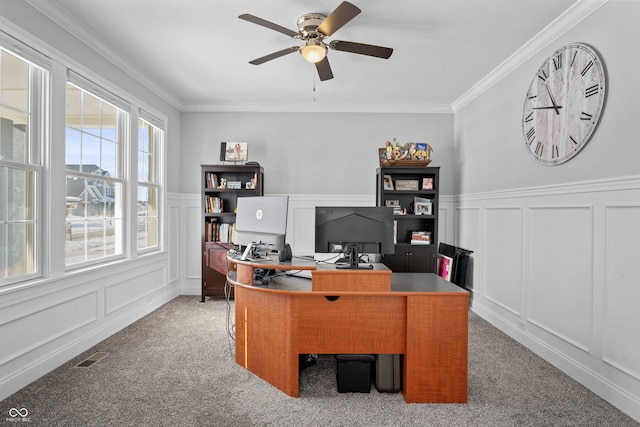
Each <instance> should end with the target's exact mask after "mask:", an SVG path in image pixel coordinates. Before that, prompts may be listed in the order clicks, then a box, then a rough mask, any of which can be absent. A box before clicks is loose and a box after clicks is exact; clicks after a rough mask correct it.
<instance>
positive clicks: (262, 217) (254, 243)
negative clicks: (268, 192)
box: [233, 196, 289, 259]
mask: <svg viewBox="0 0 640 427" xmlns="http://www.w3.org/2000/svg"><path fill="white" fill-rule="evenodd" d="M288 206H289V196H256V197H238V201H237V212H236V231H235V238H234V241H233V243H235V244H236V245H239V246H245V247H246V249H245V251H244V253H243V255H242V259H250V258H251V259H257V258H259V255H258V250H260V249H262V250H263V251H265V252H266V251H267V250H274V251H281V250H284V247H285V238H286V233H287V209H288Z"/></svg>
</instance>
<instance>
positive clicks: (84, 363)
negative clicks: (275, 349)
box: [75, 352, 109, 368]
mask: <svg viewBox="0 0 640 427" xmlns="http://www.w3.org/2000/svg"><path fill="white" fill-rule="evenodd" d="M108 354H109V353H104V352H98V353H93V354H92V355H91V356H89V357H87V358H86V359H84V360H83V361H82V362H80V363H78V364H77V365H76V366H75V367H76V368H88V367H90V366H93V364H94V363H96V362H98V361H100V360H101V359H103V358H104V357H105V356H107V355H108Z"/></svg>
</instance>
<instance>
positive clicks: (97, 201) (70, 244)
mask: <svg viewBox="0 0 640 427" xmlns="http://www.w3.org/2000/svg"><path fill="white" fill-rule="evenodd" d="M120 188H121V185H118V184H116V183H114V182H111V181H104V180H98V179H84V178H79V177H74V176H72V175H68V176H67V233H66V262H67V265H72V264H77V263H81V262H85V261H91V260H95V259H99V258H103V257H106V256H110V255H117V254H120V253H121V252H122V251H121V244H120V243H119V242H118V239H117V236H118V235H121V234H122V230H123V227H122V218H121V214H120V212H121V211H122V209H121V208H120V206H119V202H118V201H119V200H120Z"/></svg>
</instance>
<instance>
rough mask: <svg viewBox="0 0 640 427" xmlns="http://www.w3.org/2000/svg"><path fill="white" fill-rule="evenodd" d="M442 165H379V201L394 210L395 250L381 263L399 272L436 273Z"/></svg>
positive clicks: (377, 189) (377, 198)
mask: <svg viewBox="0 0 640 427" xmlns="http://www.w3.org/2000/svg"><path fill="white" fill-rule="evenodd" d="M439 172H440V168H439V167H403V166H390V167H379V168H378V169H377V170H376V204H377V205H378V206H392V207H393V208H394V212H395V214H396V215H395V229H396V237H395V239H396V241H395V243H396V246H395V253H394V254H389V255H383V257H382V262H383V263H384V264H385V265H386V266H387V267H389V268H390V269H391V270H392V271H396V272H431V273H435V272H437V247H438V194H439V186H440V185H439Z"/></svg>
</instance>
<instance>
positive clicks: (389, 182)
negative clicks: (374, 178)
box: [384, 175, 394, 190]
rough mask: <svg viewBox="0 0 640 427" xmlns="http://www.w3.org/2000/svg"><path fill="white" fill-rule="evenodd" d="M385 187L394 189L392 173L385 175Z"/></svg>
mask: <svg viewBox="0 0 640 427" xmlns="http://www.w3.org/2000/svg"><path fill="white" fill-rule="evenodd" d="M384 189H385V190H393V189H394V188H393V179H391V175H385V176H384Z"/></svg>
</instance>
